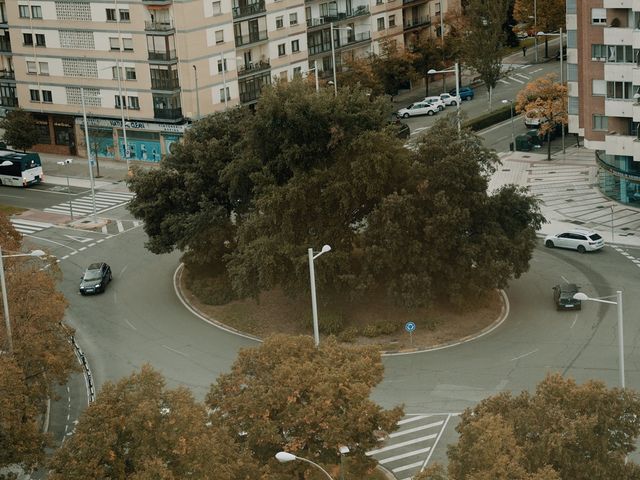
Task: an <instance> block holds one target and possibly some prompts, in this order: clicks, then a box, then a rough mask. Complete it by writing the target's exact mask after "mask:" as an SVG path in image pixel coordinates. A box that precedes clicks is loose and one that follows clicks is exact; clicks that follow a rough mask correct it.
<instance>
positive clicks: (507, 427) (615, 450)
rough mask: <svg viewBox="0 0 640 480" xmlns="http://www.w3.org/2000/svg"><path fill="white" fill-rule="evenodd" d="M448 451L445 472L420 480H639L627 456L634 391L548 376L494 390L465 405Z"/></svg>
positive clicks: (636, 428)
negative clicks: (529, 386)
mask: <svg viewBox="0 0 640 480" xmlns="http://www.w3.org/2000/svg"><path fill="white" fill-rule="evenodd" d="M456 430H457V431H458V433H459V434H460V436H459V439H458V442H457V443H456V444H454V445H451V446H450V447H449V449H448V452H447V456H448V458H449V466H448V475H445V473H444V469H442V468H441V467H437V466H434V467H433V468H431V469H430V470H429V471H425V472H423V473H422V474H421V476H420V477H418V478H420V480H445V479H447V478H448V479H449V480H467V479H474V480H475V479H478V480H480V479H486V480H489V479H492V480H493V479H495V480H502V479H504V480H512V479H518V480H534V479H535V480H556V479H558V480H560V479H566V480H570V479H576V478H602V479H605V478H606V479H609V478H616V479H621V480H631V479H635V478H640V466H638V465H637V464H635V463H633V462H630V461H628V459H627V455H628V454H629V453H631V452H633V451H634V450H635V448H636V442H637V439H638V436H639V435H640V395H638V393H637V392H635V391H633V390H630V389H626V390H623V389H619V388H612V389H609V388H607V387H606V386H605V385H604V383H602V382H599V381H588V382H586V383H584V384H582V385H578V384H576V382H575V381H574V380H571V379H565V378H563V377H562V376H561V375H559V374H554V375H548V376H547V377H546V378H545V380H543V381H542V382H541V383H540V384H539V385H538V386H537V388H536V390H535V392H533V393H529V392H526V391H525V392H522V393H521V394H519V395H517V396H513V395H512V394H510V393H507V392H505V393H500V394H498V395H495V396H493V397H490V398H487V399H485V400H483V401H482V402H480V403H479V404H478V405H477V406H476V407H474V408H473V409H468V410H466V411H465V412H464V413H463V414H462V417H461V422H460V423H459V425H458V426H457V427H456Z"/></svg>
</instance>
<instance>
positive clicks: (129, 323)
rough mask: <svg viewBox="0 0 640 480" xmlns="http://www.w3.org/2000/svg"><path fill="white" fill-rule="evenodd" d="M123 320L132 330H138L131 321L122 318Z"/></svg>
mask: <svg viewBox="0 0 640 480" xmlns="http://www.w3.org/2000/svg"><path fill="white" fill-rule="evenodd" d="M124 321H125V322H127V324H128V325H129V326H130V327H131V328H133V329H134V330H138V329H137V328H136V327H134V326H133V323H131V322H130V321H129V320H127V319H126V318H125V319H124Z"/></svg>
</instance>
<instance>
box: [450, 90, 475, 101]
mask: <svg viewBox="0 0 640 480" xmlns="http://www.w3.org/2000/svg"><path fill="white" fill-rule="evenodd" d="M459 93H460V100H461V101H463V102H464V101H465V100H473V96H474V95H475V92H474V91H473V88H471V87H460V90H459ZM449 95H453V96H455V95H456V89H455V88H454V89H453V90H449Z"/></svg>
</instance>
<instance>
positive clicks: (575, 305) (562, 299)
mask: <svg viewBox="0 0 640 480" xmlns="http://www.w3.org/2000/svg"><path fill="white" fill-rule="evenodd" d="M579 291H580V289H579V288H578V286H577V285H576V284H575V283H566V284H563V285H556V286H555V287H553V301H554V302H555V304H556V309H558V310H569V309H571V310H580V309H582V302H581V301H580V300H576V299H575V298H573V296H574V295H575V294H576V293H578V292H579Z"/></svg>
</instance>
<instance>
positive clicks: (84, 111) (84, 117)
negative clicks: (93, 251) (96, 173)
mask: <svg viewBox="0 0 640 480" xmlns="http://www.w3.org/2000/svg"><path fill="white" fill-rule="evenodd" d="M80 99H81V100H82V120H83V121H84V141H85V143H86V144H87V158H88V160H89V181H90V183H91V204H92V205H93V215H92V218H93V223H96V222H97V219H96V185H95V181H94V179H93V165H91V142H90V141H89V124H88V123H87V109H86V107H85V104H84V87H80ZM120 102H121V103H122V99H120Z"/></svg>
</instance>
